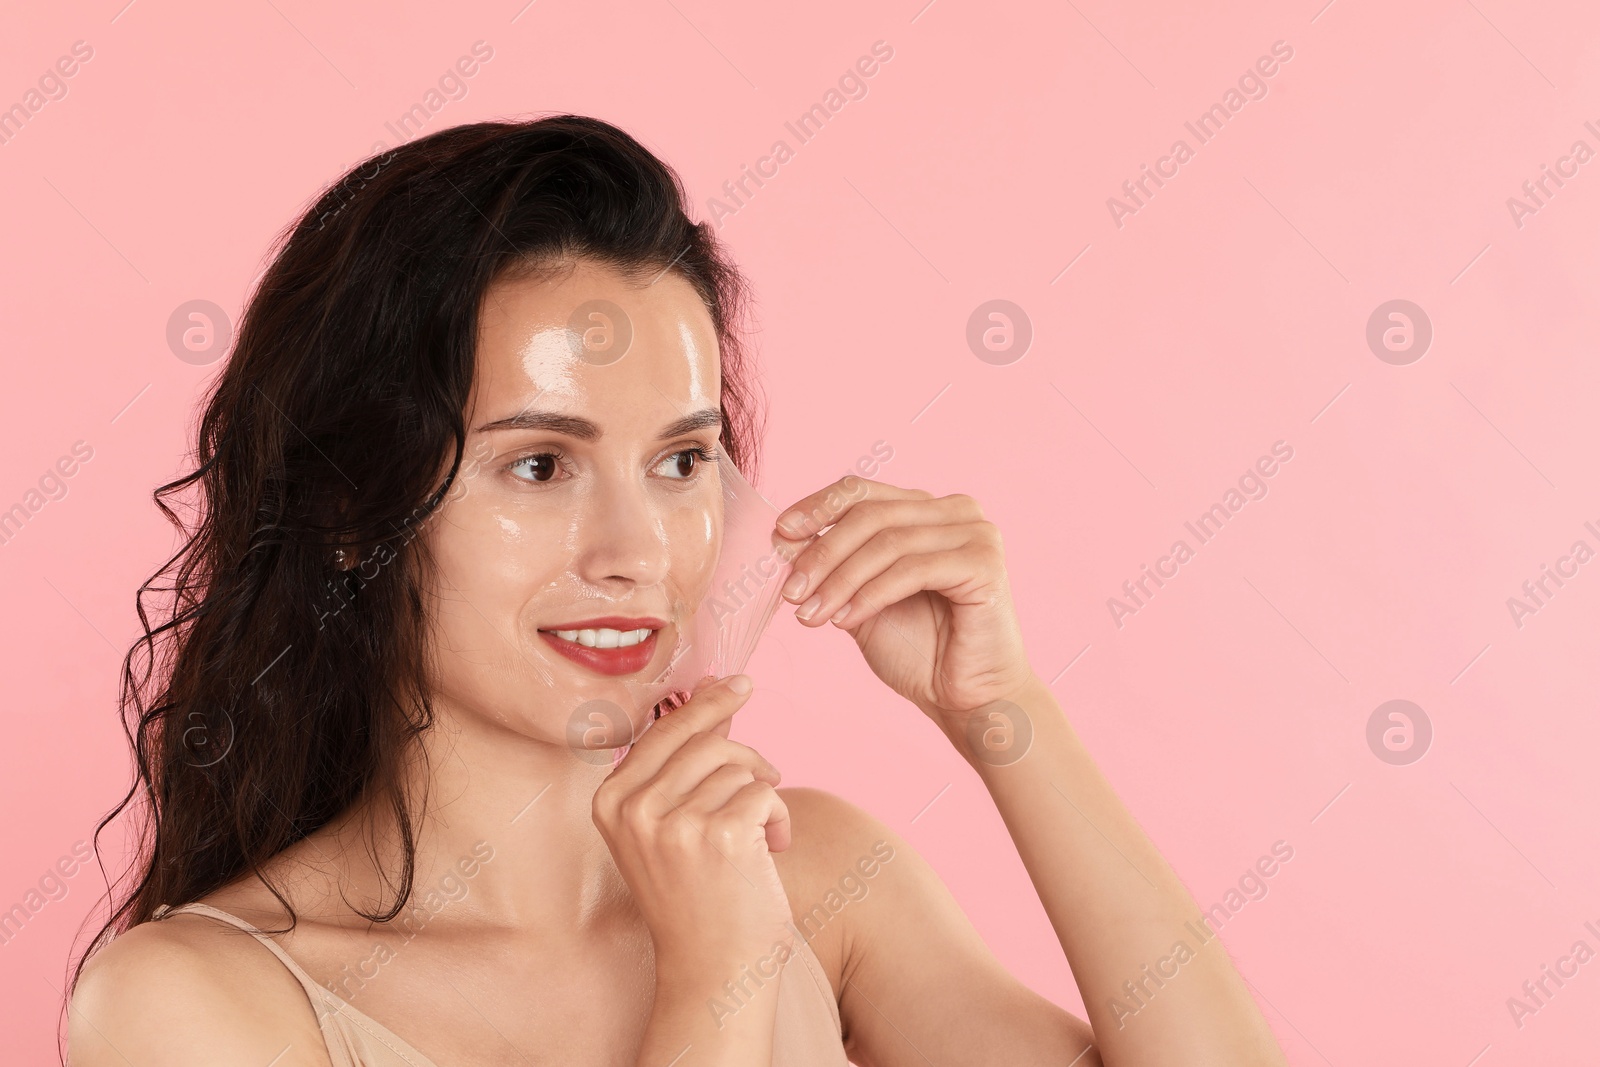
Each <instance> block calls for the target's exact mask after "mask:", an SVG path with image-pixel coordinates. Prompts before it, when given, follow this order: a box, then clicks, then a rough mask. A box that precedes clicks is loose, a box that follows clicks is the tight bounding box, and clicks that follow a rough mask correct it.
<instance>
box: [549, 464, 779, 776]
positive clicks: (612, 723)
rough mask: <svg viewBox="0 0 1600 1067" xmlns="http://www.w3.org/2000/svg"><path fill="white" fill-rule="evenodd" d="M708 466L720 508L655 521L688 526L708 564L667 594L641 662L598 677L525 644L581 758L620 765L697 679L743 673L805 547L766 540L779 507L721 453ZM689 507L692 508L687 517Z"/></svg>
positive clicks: (698, 503) (603, 611) (606, 611)
mask: <svg viewBox="0 0 1600 1067" xmlns="http://www.w3.org/2000/svg"><path fill="white" fill-rule="evenodd" d="M708 466H711V465H708ZM713 469H714V471H715V477H716V478H717V479H718V482H719V483H720V485H719V488H720V492H718V493H716V494H714V495H713V497H712V500H713V505H712V508H713V509H714V508H718V507H720V514H717V513H714V512H713V511H712V510H711V509H708V508H707V507H706V502H705V497H704V496H703V495H702V496H700V497H691V498H686V501H685V503H684V505H683V506H681V507H676V508H671V509H669V510H670V511H671V512H672V514H670V515H667V516H664V517H663V519H662V521H661V522H660V523H659V524H658V527H659V528H660V529H666V528H671V529H674V530H678V531H680V535H681V531H683V530H685V529H689V528H695V529H696V530H697V533H696V536H695V538H693V540H695V541H696V544H697V546H703V545H705V544H707V543H709V544H710V545H711V546H712V549H711V554H712V556H713V557H714V563H712V565H711V566H710V570H709V579H708V580H706V579H704V577H703V575H704V572H703V571H702V572H701V574H702V580H703V581H704V586H703V590H702V589H695V590H685V589H674V590H673V591H672V592H671V594H670V596H671V598H672V609H671V614H670V616H669V617H668V618H667V619H666V623H667V625H665V626H663V627H661V628H660V629H659V630H657V631H656V633H655V634H654V635H653V636H652V637H650V638H647V639H646V642H647V643H653V644H654V646H655V647H654V651H653V653H652V654H651V655H650V661H649V665H648V666H647V667H646V668H643V669H641V670H639V671H637V672H634V673H631V674H619V675H607V674H604V673H602V672H600V671H595V670H591V669H588V668H586V667H584V666H582V665H580V664H578V663H574V662H571V661H570V660H569V659H568V657H566V656H563V655H562V654H561V653H559V652H557V651H555V650H554V649H553V648H552V647H551V646H550V645H549V644H548V643H547V639H546V637H545V635H543V634H541V636H540V640H539V641H538V642H537V643H536V644H535V646H534V652H535V655H536V656H537V660H536V662H535V663H534V664H533V665H534V666H535V668H536V669H537V672H538V674H539V675H540V676H541V677H542V678H543V679H544V680H545V682H546V684H547V685H549V686H550V687H552V688H553V689H559V690H560V691H561V692H562V693H563V694H565V695H566V699H567V700H568V701H570V703H571V710H570V714H569V716H568V719H567V735H566V736H567V743H568V745H569V746H570V747H571V748H572V750H573V752H574V753H575V754H576V755H577V756H578V757H579V758H580V759H583V760H585V761H586V762H589V763H594V764H597V765H603V764H606V763H612V764H614V763H616V762H618V761H620V760H621V759H622V757H623V756H625V755H626V754H627V751H628V748H629V747H630V746H631V745H632V744H633V743H634V742H635V741H637V740H638V738H639V736H640V735H641V734H642V733H643V731H644V730H645V729H647V728H648V727H649V725H650V724H651V723H652V722H653V721H655V720H656V719H658V718H660V717H661V716H662V715H663V714H666V713H669V712H671V711H672V710H674V709H676V708H678V707H680V706H681V705H682V704H683V703H684V702H685V701H687V699H688V697H689V691H690V690H691V689H692V688H693V686H694V685H695V683H696V682H698V681H699V680H700V679H702V678H704V677H705V676H706V675H708V674H709V675H714V676H716V677H719V678H720V677H725V676H727V675H730V674H737V673H739V672H741V671H743V670H744V668H745V666H746V664H748V663H749V660H750V657H751V655H752V654H753V653H754V652H755V650H756V647H757V645H758V644H759V642H760V640H761V637H762V635H763V634H764V633H765V632H766V630H767V626H768V624H769V623H770V622H771V621H772V618H773V615H774V614H775V613H776V611H777V607H778V604H779V602H780V600H781V595H780V594H781V590H782V588H783V583H784V582H785V581H786V580H787V579H788V576H789V574H790V572H791V571H792V569H793V562H794V558H795V556H796V555H798V554H799V552H800V551H801V550H802V549H804V547H805V546H806V545H807V544H809V543H810V539H806V540H804V541H800V542H793V541H786V542H785V543H783V544H782V545H781V546H780V545H775V544H774V540H773V532H774V528H775V524H776V522H777V519H778V515H779V514H780V512H779V509H778V508H776V507H774V506H773V505H772V504H771V503H770V502H768V501H767V500H766V498H764V497H763V496H762V495H761V494H760V493H759V492H757V491H756V489H755V488H754V487H753V486H752V485H751V484H750V483H749V481H748V480H746V478H745V477H744V475H743V474H742V473H741V472H740V471H739V470H738V468H737V467H735V466H734V465H733V463H732V462H731V461H730V460H729V459H728V458H727V457H726V456H721V457H720V458H719V459H718V460H717V461H716V462H715V464H714V467H713ZM707 473H708V474H710V473H711V471H707ZM691 501H692V502H691ZM696 509H698V511H699V512H700V514H692V512H693V511H695V510H696ZM702 524H703V525H702ZM701 529H703V531H704V535H705V540H703V541H702V540H701V539H700V537H701V535H700V532H699V531H700V530H701ZM697 584H698V583H697ZM586 604H587V606H586V607H584V608H581V609H574V610H575V611H576V612H577V613H578V615H580V616H582V617H583V618H603V617H604V616H606V615H627V614H629V613H628V612H627V611H625V610H623V609H621V607H620V606H615V605H610V606H608V605H605V604H602V603H598V602H596V601H593V600H590V601H587V602H586ZM590 608H593V609H594V610H590Z"/></svg>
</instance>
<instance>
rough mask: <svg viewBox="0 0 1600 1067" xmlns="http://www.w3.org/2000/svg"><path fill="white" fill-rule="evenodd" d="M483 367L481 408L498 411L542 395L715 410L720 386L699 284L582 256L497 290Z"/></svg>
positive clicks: (486, 314)
mask: <svg viewBox="0 0 1600 1067" xmlns="http://www.w3.org/2000/svg"><path fill="white" fill-rule="evenodd" d="M477 370H478V374H477V380H476V382H475V384H474V393H475V395H476V404H475V406H476V408H477V409H478V411H479V412H481V413H484V414H488V415H491V416H492V414H493V413H497V412H499V411H500V409H501V408H503V407H524V406H528V405H530V404H532V403H534V401H535V399H536V398H538V399H541V400H543V401H544V402H546V403H547V404H549V405H550V406H561V407H564V408H570V407H571V406H573V405H589V406H601V407H612V408H617V409H619V410H622V411H626V410H628V409H638V408H641V407H642V408H645V409H652V410H653V409H656V408H659V407H661V406H662V405H668V406H672V405H676V406H681V407H684V408H685V409H689V408H699V407H703V406H706V405H710V406H712V407H715V406H716V405H717V402H718V398H719V396H720V391H721V382H720V373H719V371H720V368H719V350H718V347H717V338H716V330H715V326H714V324H713V322H712V319H711V314H710V312H709V311H708V310H707V309H706V306H705V304H704V303H703V302H702V301H701V300H700V297H699V295H698V294H697V293H696V292H695V290H694V288H693V286H691V285H690V284H689V283H688V282H687V281H685V280H684V279H683V278H682V277H681V276H679V275H677V274H674V273H672V272H670V271H669V272H663V273H661V274H659V275H658V276H656V277H655V278H654V280H648V279H643V280H642V279H637V278H629V277H626V276H624V275H622V274H620V273H619V272H617V271H615V270H613V269H611V268H607V267H603V266H598V265H593V264H589V263H583V262H580V263H579V264H577V265H576V266H575V267H573V268H572V269H570V270H566V271H563V272H561V273H559V274H557V275H555V276H554V277H536V276H530V277H525V278H516V279H510V280H506V281H503V282H500V283H497V284H496V285H495V286H493V287H492V288H491V289H490V290H489V292H488V293H487V294H486V295H485V299H484V307H483V312H482V315H481V316H480V325H479V344H478V367H477ZM640 413H642V412H640ZM654 421H658V420H652V425H653V422H654Z"/></svg>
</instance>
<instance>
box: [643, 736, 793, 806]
mask: <svg viewBox="0 0 1600 1067" xmlns="http://www.w3.org/2000/svg"><path fill="white" fill-rule="evenodd" d="M725 766H733V767H739V768H741V769H742V770H744V771H745V773H747V774H748V775H749V776H750V777H752V778H755V779H757V780H759V781H763V782H766V783H767V784H768V785H777V784H778V783H779V782H780V781H782V780H783V775H781V774H779V773H778V768H776V767H774V766H773V765H772V764H771V763H769V762H768V761H767V759H766V757H765V756H763V755H762V754H761V753H759V752H757V751H756V750H755V749H753V748H751V747H750V746H748V745H741V744H739V742H737V741H729V740H728V739H727V738H725V737H718V736H717V735H716V734H714V733H699V734H696V735H695V736H693V737H691V738H689V739H688V740H687V741H685V742H684V743H683V744H682V745H680V746H679V747H678V749H677V751H675V752H673V753H672V755H671V756H669V757H667V761H666V763H665V764H664V765H663V766H662V768H661V770H660V772H659V773H657V774H656V776H655V777H654V778H652V779H651V783H652V784H653V785H654V786H655V787H656V788H657V789H660V790H661V791H662V792H663V793H665V794H666V795H667V796H669V797H671V798H672V799H673V800H677V799H678V798H680V797H684V796H687V795H688V794H690V793H691V792H693V791H694V789H695V788H696V787H697V786H699V785H700V783H701V782H703V781H705V780H706V778H707V777H709V776H710V775H711V774H713V773H714V772H715V771H717V770H718V769H719V768H721V767H725Z"/></svg>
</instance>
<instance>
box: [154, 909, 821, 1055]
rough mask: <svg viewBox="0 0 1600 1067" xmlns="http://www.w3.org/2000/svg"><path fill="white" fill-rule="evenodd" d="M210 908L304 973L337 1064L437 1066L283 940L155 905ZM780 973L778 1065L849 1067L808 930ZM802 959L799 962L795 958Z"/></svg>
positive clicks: (161, 913) (164, 912) (163, 913)
mask: <svg viewBox="0 0 1600 1067" xmlns="http://www.w3.org/2000/svg"><path fill="white" fill-rule="evenodd" d="M185 913H189V914H195V915H207V916H210V917H211V918H213V919H219V920H221V921H222V922H225V923H227V924H229V925H230V926H236V927H238V928H239V929H241V930H243V931H245V932H246V933H248V934H250V935H251V936H252V937H254V938H255V939H256V940H257V941H259V942H261V943H262V944H263V945H265V946H266V947H267V948H268V949H270V950H271V951H272V954H273V955H274V956H277V957H278V959H279V960H280V961H282V963H283V965H284V966H285V967H287V968H288V969H289V973H290V974H292V975H294V976H295V978H296V979H298V980H299V982H300V985H301V987H302V988H303V989H305V991H306V997H307V998H308V999H309V1000H310V1001H311V1007H312V1009H313V1010H315V1012H316V1013H317V1025H318V1027H320V1028H321V1030H322V1038H323V1041H324V1042H325V1043H326V1044H327V1046H328V1058H329V1059H330V1060H332V1061H333V1067H435V1064H434V1062H433V1061H432V1060H430V1059H428V1057H426V1056H424V1055H423V1054H422V1053H420V1052H418V1051H417V1050H416V1049H414V1048H412V1047H411V1046H410V1045H408V1044H406V1042H405V1041H403V1040H402V1039H401V1038H400V1037H399V1036H397V1035H396V1034H395V1033H394V1032H393V1031H391V1030H389V1029H387V1028H386V1027H384V1026H382V1025H380V1024H379V1023H377V1022H375V1021H373V1020H372V1019H369V1018H368V1017H367V1016H365V1015H363V1014H362V1013H361V1012H359V1011H357V1010H356V1009H355V1008H354V1007H352V1006H351V1005H350V1004H349V1003H348V1002H347V1001H345V1000H343V999H341V998H340V997H339V996H338V995H336V994H335V993H334V992H333V991H332V990H330V989H328V988H327V987H326V986H324V985H322V984H321V983H320V982H318V981H317V980H316V979H315V978H312V977H311V975H309V974H307V973H306V972H305V970H304V969H303V968H301V966H300V965H299V964H298V963H296V962H295V961H294V960H293V959H292V958H291V957H290V956H289V954H288V953H287V952H285V951H284V950H283V947H282V946H281V945H279V944H278V942H277V941H275V940H274V939H273V938H272V937H270V936H269V935H267V934H264V933H262V932H261V931H260V930H258V929H256V928H255V927H254V926H251V925H250V924H249V923H247V922H245V921H244V920H243V919H241V918H239V917H238V916H237V915H230V914H229V913H228V912H225V911H223V910H222V909H220V908H213V907H212V906H211V905H209V904H185V905H183V906H182V907H177V908H169V907H168V906H167V905H165V904H163V905H161V907H159V908H157V909H156V912H155V918H157V919H164V918H166V917H167V916H169V915H182V914H185ZM795 945H796V947H797V948H798V951H797V952H795V953H793V954H792V955H791V956H790V957H789V960H788V962H787V963H785V964H784V966H783V969H782V971H780V972H779V974H780V977H779V980H778V1017H777V1021H776V1022H775V1024H774V1026H773V1031H772V1064H773V1067H849V1063H850V1061H849V1060H848V1059H847V1058H846V1056H845V1052H844V1044H843V1042H842V1040H841V1029H840V1025H839V1005H838V1003H837V1002H836V1001H835V1000H834V998H833V988H832V986H830V985H829V984H828V976H827V975H826V974H824V973H823V970H822V963H821V961H819V960H818V959H817V956H816V953H815V952H813V951H812V950H811V946H810V945H808V944H806V941H805V939H804V938H803V937H801V938H797V939H796V940H795ZM796 960H799V961H801V962H800V963H798V964H797V963H796V962H795V961H796Z"/></svg>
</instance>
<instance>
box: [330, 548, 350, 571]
mask: <svg viewBox="0 0 1600 1067" xmlns="http://www.w3.org/2000/svg"><path fill="white" fill-rule="evenodd" d="M345 559H346V556H345V551H344V549H342V548H336V549H334V550H333V565H334V566H335V567H338V568H339V569H340V570H346V569H347V568H346V566H345Z"/></svg>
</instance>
